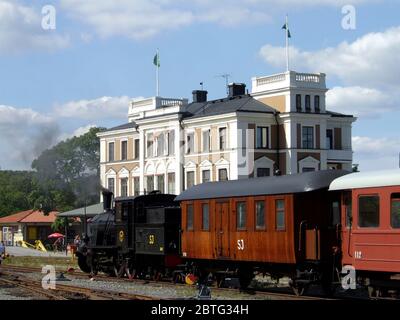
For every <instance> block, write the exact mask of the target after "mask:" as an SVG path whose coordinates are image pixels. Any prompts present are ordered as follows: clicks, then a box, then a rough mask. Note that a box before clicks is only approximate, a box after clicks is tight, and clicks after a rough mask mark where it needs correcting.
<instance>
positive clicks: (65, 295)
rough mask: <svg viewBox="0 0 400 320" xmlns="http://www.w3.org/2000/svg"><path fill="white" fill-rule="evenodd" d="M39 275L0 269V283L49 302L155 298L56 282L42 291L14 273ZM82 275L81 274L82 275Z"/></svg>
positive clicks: (26, 270) (26, 269) (37, 284)
mask: <svg viewBox="0 0 400 320" xmlns="http://www.w3.org/2000/svg"><path fill="white" fill-rule="evenodd" d="M37 272H39V273H41V269H40V268H29V267H11V266H2V267H0V283H5V284H7V285H10V286H13V287H18V288H21V289H23V290H25V291H29V292H31V293H33V294H35V295H36V296H43V297H45V298H47V299H49V300H155V298H153V297H150V296H146V295H140V294H131V293H125V292H118V291H114V290H103V289H93V288H84V287H80V286H73V285H66V284H60V283H58V282H57V284H56V288H55V289H44V288H43V287H42V283H41V281H35V280H32V279H29V278H27V277H25V276H21V275H20V274H18V275H17V274H16V273H37ZM82 275H83V274H82Z"/></svg>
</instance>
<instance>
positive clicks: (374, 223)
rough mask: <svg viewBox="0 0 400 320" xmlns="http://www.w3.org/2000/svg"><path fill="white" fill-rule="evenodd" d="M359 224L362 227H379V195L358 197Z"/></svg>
mask: <svg viewBox="0 0 400 320" xmlns="http://www.w3.org/2000/svg"><path fill="white" fill-rule="evenodd" d="M358 226H359V227H361V228H377V227H379V196H360V197H359V198H358Z"/></svg>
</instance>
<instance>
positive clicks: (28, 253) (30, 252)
mask: <svg viewBox="0 0 400 320" xmlns="http://www.w3.org/2000/svg"><path fill="white" fill-rule="evenodd" d="M6 253H8V254H9V255H11V256H16V257H21V256H23V257H71V255H66V254H65V252H50V251H49V252H43V251H39V250H35V249H29V248H23V247H11V246H8V247H6Z"/></svg>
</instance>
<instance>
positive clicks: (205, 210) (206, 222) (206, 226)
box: [201, 203, 210, 231]
mask: <svg viewBox="0 0 400 320" xmlns="http://www.w3.org/2000/svg"><path fill="white" fill-rule="evenodd" d="M201 208H202V222H203V223H202V229H203V230H204V231H209V230H210V212H209V206H208V203H203V204H202V206H201Z"/></svg>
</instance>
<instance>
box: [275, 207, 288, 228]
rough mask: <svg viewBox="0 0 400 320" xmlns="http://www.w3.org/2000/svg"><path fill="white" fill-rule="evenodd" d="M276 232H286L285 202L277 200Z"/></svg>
mask: <svg viewBox="0 0 400 320" xmlns="http://www.w3.org/2000/svg"><path fill="white" fill-rule="evenodd" d="M275 215H276V230H285V228H286V225H285V201H284V200H275Z"/></svg>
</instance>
